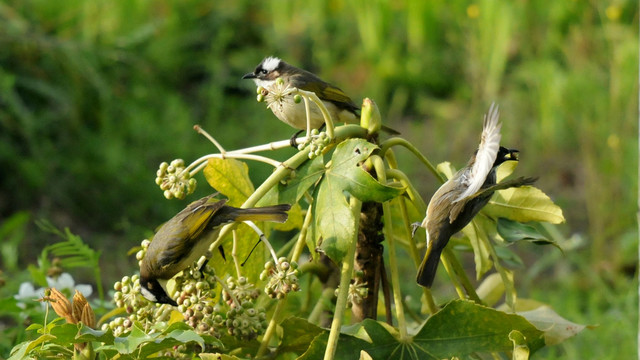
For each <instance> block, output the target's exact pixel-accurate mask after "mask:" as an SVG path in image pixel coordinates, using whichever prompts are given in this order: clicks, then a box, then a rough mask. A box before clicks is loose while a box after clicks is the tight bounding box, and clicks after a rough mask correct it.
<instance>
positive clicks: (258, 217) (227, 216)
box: [216, 204, 291, 223]
mask: <svg viewBox="0 0 640 360" xmlns="http://www.w3.org/2000/svg"><path fill="white" fill-rule="evenodd" d="M289 209H291V205H289V204H280V205H274V206H265V207H256V208H249V209H241V208H235V207H232V206H225V207H223V208H222V209H220V210H219V211H218V213H217V214H216V220H220V223H226V222H231V221H237V222H241V221H247V220H249V221H273V222H279V223H283V222H285V221H287V218H288V217H289V215H288V214H287V211H289Z"/></svg>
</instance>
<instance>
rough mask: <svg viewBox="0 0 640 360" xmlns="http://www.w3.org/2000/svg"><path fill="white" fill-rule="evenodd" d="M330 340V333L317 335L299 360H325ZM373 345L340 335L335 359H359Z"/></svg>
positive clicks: (325, 332) (349, 336)
mask: <svg viewBox="0 0 640 360" xmlns="http://www.w3.org/2000/svg"><path fill="white" fill-rule="evenodd" d="M371 321H373V320H371ZM328 339H329V332H328V331H326V330H325V331H323V332H322V333H321V334H319V335H317V336H316V337H315V338H314V339H313V341H312V342H311V345H310V346H309V348H308V349H307V351H305V352H304V354H302V356H300V357H299V358H298V360H316V359H317V360H320V359H323V358H324V353H325V350H326V348H327V343H328V341H327V340H328ZM371 346H372V345H371V343H369V342H367V341H364V340H361V339H359V338H357V337H355V336H351V335H345V334H340V338H339V339H338V346H337V348H336V353H335V356H334V357H333V358H334V359H357V358H358V356H359V354H360V351H361V350H365V351H367V352H369V351H368V349H369V348H370V347H371Z"/></svg>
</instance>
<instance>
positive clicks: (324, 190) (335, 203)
mask: <svg viewBox="0 0 640 360" xmlns="http://www.w3.org/2000/svg"><path fill="white" fill-rule="evenodd" d="M375 149H377V147H376V146H375V145H373V144H371V143H369V142H367V141H366V140H363V139H349V140H346V141H343V142H342V143H340V144H339V145H338V146H337V147H336V150H335V151H334V153H333V155H332V157H331V162H330V163H329V164H327V168H326V172H325V176H324V178H323V179H322V180H321V182H320V185H319V187H318V192H317V197H316V201H315V202H314V210H315V215H316V217H315V219H316V221H315V230H314V231H315V235H316V236H317V235H318V233H319V235H320V236H322V239H323V240H322V243H321V244H320V248H321V249H322V250H323V251H324V252H325V253H326V254H327V256H329V258H331V260H333V261H334V262H336V263H339V262H341V261H342V259H343V258H344V255H345V254H346V251H347V248H348V246H349V242H351V241H353V239H354V237H355V228H356V226H355V225H356V218H355V217H354V215H353V213H352V211H351V208H350V207H349V204H348V203H347V199H346V198H345V192H346V193H349V194H351V195H352V196H355V197H356V198H358V199H359V200H361V201H376V202H383V201H387V200H390V199H392V198H394V197H396V196H399V195H400V194H402V192H403V191H404V189H401V188H396V187H391V186H386V185H383V184H381V183H380V182H378V181H377V180H375V179H374V178H373V177H371V175H369V173H367V172H366V171H364V170H363V169H362V168H361V167H360V164H361V163H362V162H363V161H364V160H366V159H367V158H368V157H369V156H370V155H371V153H372V152H373V151H374V150H375Z"/></svg>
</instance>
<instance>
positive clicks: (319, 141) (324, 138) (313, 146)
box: [298, 129, 331, 159]
mask: <svg viewBox="0 0 640 360" xmlns="http://www.w3.org/2000/svg"><path fill="white" fill-rule="evenodd" d="M310 135H311V136H309V137H307V139H306V140H305V141H304V142H303V143H302V144H298V150H299V151H302V150H304V149H305V148H306V147H307V146H308V147H309V159H314V158H316V157H317V156H319V155H321V154H322V151H324V148H325V147H326V146H327V145H328V144H329V143H330V142H331V139H330V138H329V135H327V133H326V132H324V131H322V132H319V131H318V129H312V130H311V134H310Z"/></svg>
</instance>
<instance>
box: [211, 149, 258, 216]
mask: <svg viewBox="0 0 640 360" xmlns="http://www.w3.org/2000/svg"><path fill="white" fill-rule="evenodd" d="M204 176H205V178H206V179H207V182H208V183H209V185H211V187H212V188H214V189H216V190H217V191H219V192H220V193H221V194H223V195H224V196H226V197H227V198H229V202H228V204H229V205H231V206H240V205H242V203H243V202H245V200H247V198H248V197H249V196H250V195H251V194H253V192H254V190H255V189H254V187H253V184H252V183H251V179H249V168H248V167H247V164H245V163H244V162H242V161H238V160H236V159H209V161H208V163H207V166H206V167H205V168H204Z"/></svg>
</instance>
